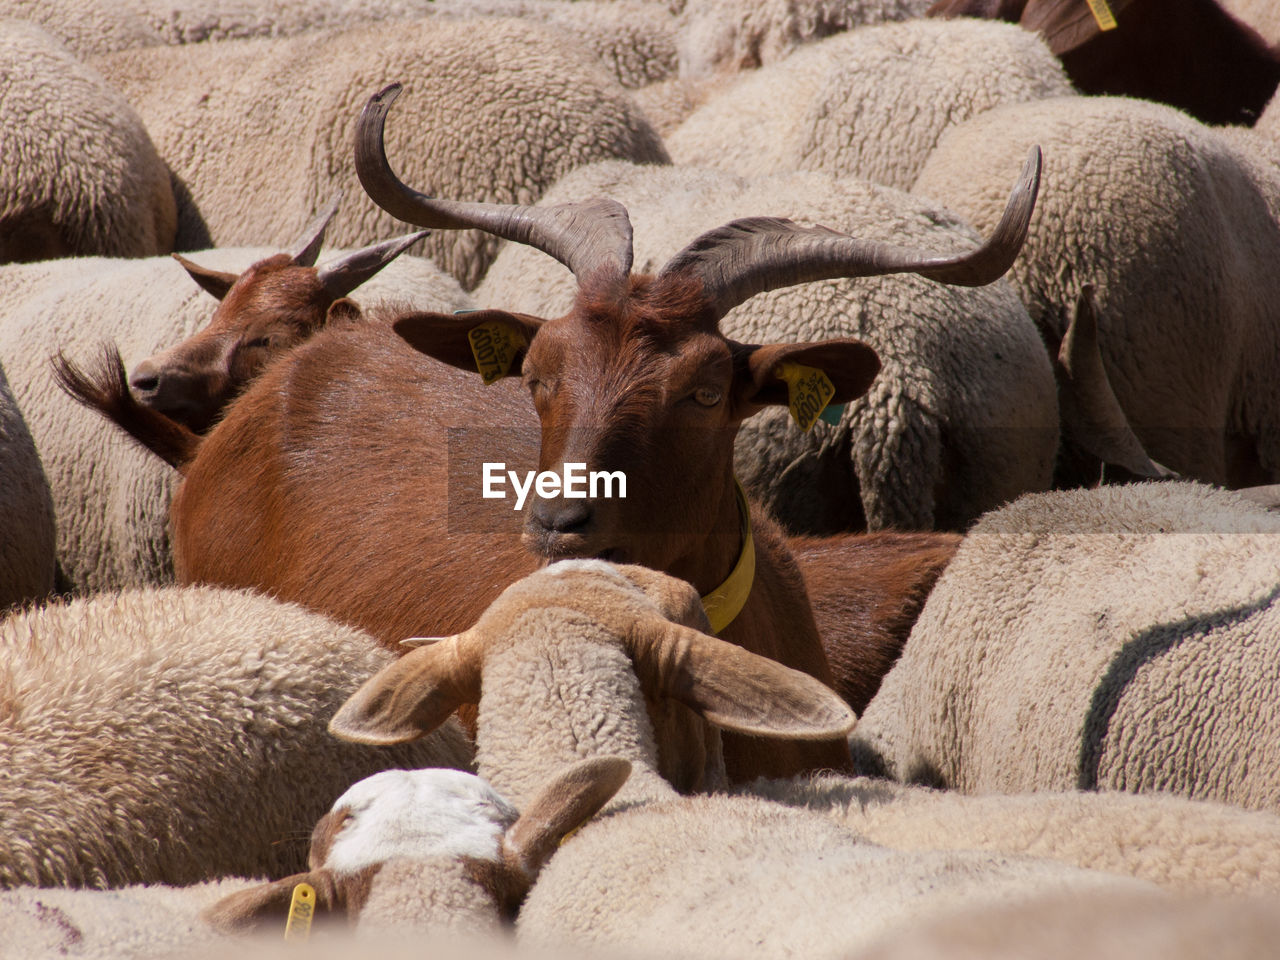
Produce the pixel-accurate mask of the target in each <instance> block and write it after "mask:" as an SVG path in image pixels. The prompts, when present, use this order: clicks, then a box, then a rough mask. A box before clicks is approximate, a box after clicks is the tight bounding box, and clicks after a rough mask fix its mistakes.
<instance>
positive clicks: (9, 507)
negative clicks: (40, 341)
mask: <svg viewBox="0 0 1280 960" xmlns="http://www.w3.org/2000/svg"><path fill="white" fill-rule="evenodd" d="M53 574H54V532H53V501H52V496H51V494H50V492H49V481H48V480H46V479H45V475H44V469H43V467H41V465H40V457H39V455H38V454H37V453H36V446H35V442H34V441H33V440H32V439H31V431H30V430H28V429H27V425H26V422H25V421H24V420H23V419H22V414H21V413H20V412H19V410H18V405H17V403H16V402H15V401H14V399H13V393H12V392H11V391H10V390H9V381H8V380H7V379H6V378H5V375H4V369H3V367H0V616H2V615H3V613H4V611H5V608H6V607H8V606H9V605H10V604H15V603H21V602H23V601H26V600H35V599H38V598H40V597H44V596H46V595H47V594H48V593H50V592H51V591H52V590H53Z"/></svg>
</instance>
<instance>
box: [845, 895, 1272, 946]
mask: <svg viewBox="0 0 1280 960" xmlns="http://www.w3.org/2000/svg"><path fill="white" fill-rule="evenodd" d="M1277 942H1280V901H1277V900H1276V899H1274V898H1269V899H1253V898H1244V897H1241V898H1216V899H1207V900H1206V899H1203V898H1200V897H1195V898H1192V897H1167V896H1161V895H1158V894H1150V893H1112V892H1111V891H1107V892H1105V893H1096V894H1086V895H1084V896H1079V897H1069V898H1063V897H1046V898H1044V899H1042V900H1037V901H1035V902H1033V903H1027V904H1019V905H1017V906H1012V907H997V908H995V909H991V910H974V911H972V912H968V913H963V914H958V915H956V916H954V917H948V918H946V919H944V920H940V921H938V922H932V923H926V924H924V925H922V926H921V927H919V928H917V929H914V930H907V931H902V932H898V933H895V934H894V935H893V936H889V937H885V938H884V939H882V940H881V941H880V942H879V943H878V944H876V945H875V946H873V947H871V948H869V949H868V950H866V951H865V952H860V953H858V954H856V956H855V957H854V958H852V960H1027V958H1029V957H1034V958H1036V960H1079V958H1080V957H1089V958H1090V960H1132V958H1134V957H1160V958H1161V960H1204V958H1207V957H1213V958H1214V960H1269V958H1271V957H1274V956H1275V953H1276V943H1277Z"/></svg>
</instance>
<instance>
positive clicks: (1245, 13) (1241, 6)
mask: <svg viewBox="0 0 1280 960" xmlns="http://www.w3.org/2000/svg"><path fill="white" fill-rule="evenodd" d="M1219 3H1220V5H1221V6H1222V9H1224V10H1226V11H1227V13H1229V14H1231V15H1232V16H1233V17H1235V18H1236V19H1237V20H1242V21H1244V22H1245V23H1247V24H1248V25H1249V26H1251V27H1253V29H1255V30H1257V31H1258V33H1259V34H1261V35H1262V39H1263V40H1265V41H1267V43H1269V44H1271V46H1273V47H1274V46H1276V45H1277V44H1280V6H1277V5H1276V3H1275V0H1219Z"/></svg>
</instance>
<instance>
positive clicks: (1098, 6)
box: [1085, 0, 1119, 30]
mask: <svg viewBox="0 0 1280 960" xmlns="http://www.w3.org/2000/svg"><path fill="white" fill-rule="evenodd" d="M1085 2H1086V3H1088V4H1089V12H1090V13H1092V14H1093V19H1094V20H1096V21H1097V22H1098V29H1099V30H1114V29H1115V28H1116V27H1118V26H1119V24H1118V23H1116V15H1115V14H1114V13H1112V12H1111V8H1110V7H1108V6H1107V0H1085Z"/></svg>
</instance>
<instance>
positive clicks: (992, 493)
mask: <svg viewBox="0 0 1280 960" xmlns="http://www.w3.org/2000/svg"><path fill="white" fill-rule="evenodd" d="M1012 183H1013V178H1012V177H1010V179H1009V181H1008V183H1007V184H1006V185H1005V193H1006V196H1007V194H1008V187H1009V185H1010V184H1012ZM594 196H608V197H612V198H613V199H615V200H618V201H619V202H621V203H622V204H623V205H624V206H626V207H627V208H628V209H629V210H630V213H631V221H632V224H633V228H634V232H635V271H634V272H636V273H642V272H652V271H656V270H658V269H660V268H661V267H662V265H663V264H664V263H666V261H667V259H668V258H669V257H671V256H673V255H674V254H675V253H676V252H678V251H679V250H680V249H682V248H683V247H684V246H685V245H686V244H688V243H690V242H692V241H693V239H694V238H695V237H697V236H698V234H700V233H701V232H703V231H705V230H710V229H713V228H715V227H718V226H720V225H721V224H723V223H727V222H728V221H730V220H733V219H736V218H738V217H746V216H760V215H769V216H784V217H790V218H792V219H794V220H796V221H799V222H801V223H807V224H823V225H825V226H828V227H831V228H833V229H836V230H842V231H845V232H847V233H850V234H852V235H854V236H857V237H860V238H865V239H870V240H884V241H889V242H892V243H896V244H900V245H916V246H921V247H926V248H929V249H932V250H936V251H940V252H943V251H946V252H949V251H953V250H956V251H958V250H963V249H968V248H970V247H971V246H972V245H973V244H975V243H976V241H977V237H976V236H975V234H974V233H973V231H972V230H970V229H969V228H968V227H967V226H965V225H964V224H963V223H962V222H961V221H959V220H958V219H956V218H955V217H954V216H952V215H951V214H950V213H948V212H946V211H945V210H942V209H940V208H938V207H936V206H933V205H931V204H928V203H926V202H923V201H920V200H917V199H916V198H914V197H912V196H909V195H908V194H905V193H902V192H900V191H896V190H891V189H888V188H882V187H878V186H875V185H872V184H868V183H863V182H860V181H856V180H836V179H834V178H832V177H830V176H828V175H826V174H821V173H796V174H785V175H778V176H774V177H762V178H758V179H754V180H751V179H744V178H740V177H735V176H733V175H731V174H728V173H724V172H721V171H716V170H711V169H700V168H676V167H640V166H634V165H631V164H624V163H618V162H613V163H601V164H595V165H593V166H591V167H587V168H584V169H580V170H576V171H574V172H573V173H572V174H570V175H569V176H567V177H565V178H564V179H563V180H561V181H560V182H559V183H558V184H556V186H555V187H554V188H553V189H552V190H550V191H548V193H547V196H546V198H545V201H544V202H546V203H552V202H558V201H565V200H576V199H583V198H586V197H594ZM573 293H574V281H573V278H572V277H571V276H570V274H569V273H568V271H566V270H564V269H563V268H562V267H560V265H559V264H556V263H554V262H553V261H551V260H550V259H548V258H547V257H545V256H543V255H542V254H540V253H538V252H537V251H535V250H532V249H531V248H528V247H523V246H520V245H516V244H509V245H507V246H506V247H505V248H504V249H503V250H502V252H501V253H500V255H499V257H498V259H497V261H496V262H495V263H494V265H493V267H492V269H491V270H490V271H489V274H488V276H487V277H486V278H485V281H484V283H483V284H482V285H481V286H480V287H479V288H478V289H477V290H476V299H477V300H479V301H480V302H481V303H482V304H484V305H485V306H488V307H495V308H502V309H509V310H517V311H520V312H525V313H532V314H537V315H541V316H548V317H554V316H559V315H560V314H562V313H564V312H565V310H567V309H568V307H569V305H570V303H571V302H572V297H573ZM720 329H721V331H723V332H724V334H725V335H726V336H728V337H730V338H731V339H734V340H738V341H741V342H745V343H773V342H779V341H807V340H820V339H824V338H829V337H837V336H856V337H859V338H861V339H863V340H865V341H866V342H867V343H869V344H870V345H871V346H872V347H874V348H875V350H876V352H877V353H878V354H879V356H880V362H881V371H880V374H879V375H878V376H877V377H876V379H875V382H874V383H872V385H871V389H870V391H869V392H868V393H867V395H866V396H864V397H862V398H860V399H859V400H857V401H854V402H853V403H851V404H849V405H848V407H847V408H846V409H845V411H844V413H843V415H842V416H841V420H840V425H839V426H838V427H837V426H831V425H829V424H826V423H818V424H817V425H816V426H815V427H814V429H813V430H812V431H811V432H810V433H808V434H803V433H801V432H800V431H799V430H798V429H797V428H796V427H795V426H794V424H792V423H791V421H790V419H789V417H788V414H787V411H786V410H785V409H783V408H772V409H769V410H766V411H764V412H762V413H760V414H757V415H756V416H754V417H752V418H750V419H748V420H747V421H746V422H744V424H743V426H742V429H741V431H740V432H739V434H738V441H737V454H736V464H735V466H736V469H737V471H738V475H739V477H741V479H742V481H743V483H746V484H748V485H749V486H750V488H751V489H752V491H753V493H755V494H756V496H758V497H760V498H761V499H762V500H763V501H764V503H765V504H766V506H768V507H769V509H770V510H771V511H772V512H773V513H774V514H775V516H777V517H778V519H779V520H781V521H782V522H783V524H784V525H786V526H787V527H789V528H790V529H792V530H793V531H798V532H800V531H802V532H829V531H831V530H836V529H857V528H858V527H860V526H863V525H864V524H865V525H866V526H868V527H870V528H871V529H880V528H885V527H898V528H901V529H928V528H930V527H934V526H937V527H941V528H960V527H962V526H963V525H964V524H966V523H967V522H968V521H970V520H972V519H974V518H976V517H977V516H978V515H979V514H980V513H982V512H983V511H985V510H988V509H991V508H993V507H995V506H997V505H999V504H1000V503H1003V502H1005V501H1007V500H1009V499H1012V498H1013V497H1015V496H1017V495H1018V494H1019V493H1022V492H1024V491H1027V490H1043V489H1047V487H1048V485H1049V479H1050V476H1051V473H1052V469H1053V458H1054V454H1055V451H1056V448H1057V442H1058V409H1057V397H1056V391H1055V387H1054V384H1053V373H1052V370H1051V369H1050V366H1049V362H1048V358H1047V356H1046V355H1045V351H1044V348H1043V346H1042V345H1041V343H1040V340H1039V337H1038V336H1037V334H1036V331H1035V329H1034V326H1033V325H1032V324H1031V322H1030V320H1029V319H1028V317H1027V315H1026V312H1025V310H1024V309H1023V308H1022V307H1021V305H1020V304H1019V303H1018V300H1017V297H1016V296H1015V295H1014V293H1013V291H1012V289H1011V288H1010V287H1009V285H1008V284H1007V283H1006V282H1005V281H1003V280H1001V281H997V282H996V283H993V284H990V285H988V286H986V287H977V288H962V287H949V286H945V285H941V284H937V283H933V282H932V281H929V280H925V279H923V278H920V277H914V276H908V275H900V276H889V277H875V278H866V279H860V280H829V281H823V282H820V283H808V284H801V285H798V286H793V287H788V288H784V289H781V290H776V291H772V292H770V293H765V294H761V295H759V296H757V297H754V298H752V299H751V300H749V301H747V302H746V303H744V304H742V305H741V306H739V307H737V308H735V309H734V310H732V311H730V313H729V314H728V315H727V316H726V317H725V318H724V319H723V320H722V321H721V323H720ZM935 496H939V497H940V498H941V499H939V500H937V501H935ZM864 516H865V520H864V519H863V517H864Z"/></svg>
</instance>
